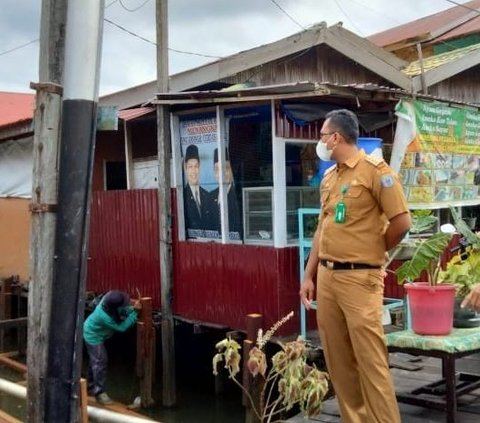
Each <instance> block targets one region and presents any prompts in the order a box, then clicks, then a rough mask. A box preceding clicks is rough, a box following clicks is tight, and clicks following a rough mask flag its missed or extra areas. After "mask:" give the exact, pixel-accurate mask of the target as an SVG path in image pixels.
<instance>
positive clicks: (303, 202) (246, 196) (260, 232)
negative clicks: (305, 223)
mask: <svg viewBox="0 0 480 423" xmlns="http://www.w3.org/2000/svg"><path fill="white" fill-rule="evenodd" d="M319 201H320V200H319V190H318V188H314V187H287V222H286V226H287V227H286V230H287V240H288V243H289V244H293V245H295V244H297V243H298V213H297V210H298V209H299V208H305V207H307V208H308V207H318V206H319ZM273 213H274V207H273V187H254V188H244V189H243V228H244V241H245V243H247V244H262V245H271V244H273Z"/></svg>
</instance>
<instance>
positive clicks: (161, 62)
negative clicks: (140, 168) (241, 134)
mask: <svg viewBox="0 0 480 423" xmlns="http://www.w3.org/2000/svg"><path fill="white" fill-rule="evenodd" d="M156 28H157V91H158V92H168V91H169V87H168V0H156ZM169 115H170V110H169V108H168V107H167V106H162V105H158V106H157V145H158V148H157V150H158V183H159V185H158V201H159V207H158V212H159V239H160V245H159V250H160V278H161V284H162V286H161V301H162V364H163V366H162V381H163V383H162V386H163V391H162V401H163V405H165V406H167V407H169V406H172V405H175V403H176V384H175V341H174V325H173V314H172V234H171V230H172V229H171V228H172V218H171V204H170V203H171V201H170V187H171V182H170V157H171V154H170V120H169Z"/></svg>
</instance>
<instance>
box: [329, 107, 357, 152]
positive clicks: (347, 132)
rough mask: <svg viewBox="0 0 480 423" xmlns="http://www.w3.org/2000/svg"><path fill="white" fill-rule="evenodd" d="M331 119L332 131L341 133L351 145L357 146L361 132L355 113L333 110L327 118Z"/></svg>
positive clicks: (345, 110)
mask: <svg viewBox="0 0 480 423" xmlns="http://www.w3.org/2000/svg"><path fill="white" fill-rule="evenodd" d="M326 119H330V126H331V129H333V130H335V131H337V132H339V133H340V134H341V135H342V136H343V137H344V138H345V139H346V140H347V142H348V143H350V144H356V143H357V139H358V136H359V134H360V130H359V128H358V119H357V116H356V115H355V113H353V112H352V111H350V110H347V109H339V110H332V111H331V112H328V113H327V114H326V116H325V120H326Z"/></svg>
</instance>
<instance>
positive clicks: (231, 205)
mask: <svg viewBox="0 0 480 423" xmlns="http://www.w3.org/2000/svg"><path fill="white" fill-rule="evenodd" d="M213 167H214V174H215V179H216V180H217V182H218V183H219V184H220V172H221V171H222V169H221V165H220V162H219V159H218V149H217V148H216V149H215V150H214V152H213ZM223 183H224V186H225V190H226V193H227V194H226V195H227V205H228V207H227V213H228V226H229V233H230V238H231V239H238V240H240V239H241V238H242V235H241V234H242V219H241V210H240V207H239V202H238V200H237V192H236V188H235V181H234V180H233V171H232V166H231V163H230V156H229V152H228V149H227V148H226V149H225V167H224V173H223ZM211 195H212V200H213V202H214V203H215V205H216V208H217V210H218V213H217V228H218V231H219V233H221V223H220V214H221V213H220V206H221V203H222V200H221V196H220V186H219V187H218V188H216V189H214V190H213V191H212V192H211Z"/></svg>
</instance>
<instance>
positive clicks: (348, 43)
mask: <svg viewBox="0 0 480 423" xmlns="http://www.w3.org/2000/svg"><path fill="white" fill-rule="evenodd" d="M325 43H326V44H327V45H328V46H330V47H331V48H333V49H335V50H337V51H338V52H340V53H342V54H343V55H345V56H346V57H348V58H350V59H352V60H354V61H355V62H357V63H359V64H360V65H362V66H363V67H365V68H366V69H369V70H370V71H372V72H374V73H376V74H377V75H380V76H381V77H382V78H384V79H386V80H387V81H390V82H392V83H393V84H395V85H396V86H398V87H400V88H403V89H404V90H410V89H411V86H412V85H411V79H410V78H409V77H407V76H406V75H405V74H403V73H402V72H401V70H400V69H398V68H396V67H394V66H392V65H391V64H390V63H388V62H387V61H384V60H383V58H381V57H379V56H378V55H376V54H375V53H377V49H378V50H381V49H380V48H378V47H376V46H373V44H372V46H373V47H372V48H371V49H368V50H365V48H364V46H362V45H360V44H359V43H356V42H355V40H354V39H353V38H344V37H343V36H339V35H338V34H335V33H333V34H332V33H326V34H325ZM366 52H367V54H365V53H366ZM389 54H390V53H389ZM392 56H393V54H392ZM401 63H402V65H404V64H406V62H404V61H402V62H401Z"/></svg>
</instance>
